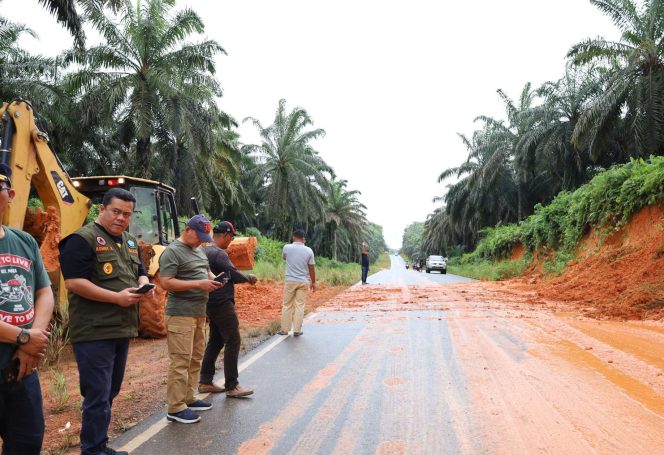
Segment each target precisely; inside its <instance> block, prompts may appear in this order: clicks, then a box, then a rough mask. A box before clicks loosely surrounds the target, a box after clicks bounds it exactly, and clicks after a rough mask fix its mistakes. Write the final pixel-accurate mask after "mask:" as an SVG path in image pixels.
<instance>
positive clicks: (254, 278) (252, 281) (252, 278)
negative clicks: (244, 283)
mask: <svg viewBox="0 0 664 455" xmlns="http://www.w3.org/2000/svg"><path fill="white" fill-rule="evenodd" d="M247 276H248V277H249V283H250V284H256V283H257V282H258V277H257V276H256V275H251V274H250V275H247Z"/></svg>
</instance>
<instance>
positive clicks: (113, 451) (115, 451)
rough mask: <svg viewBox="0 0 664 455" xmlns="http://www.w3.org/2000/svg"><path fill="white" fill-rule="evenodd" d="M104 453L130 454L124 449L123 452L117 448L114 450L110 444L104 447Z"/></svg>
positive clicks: (107, 454) (109, 454) (113, 454)
mask: <svg viewBox="0 0 664 455" xmlns="http://www.w3.org/2000/svg"><path fill="white" fill-rule="evenodd" d="M104 453H105V454H106V455H129V452H125V451H124V450H123V451H121V452H118V451H117V450H113V449H111V448H110V447H108V446H106V447H104Z"/></svg>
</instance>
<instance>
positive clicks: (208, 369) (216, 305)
mask: <svg viewBox="0 0 664 455" xmlns="http://www.w3.org/2000/svg"><path fill="white" fill-rule="evenodd" d="M213 232H214V244H213V245H208V246H206V247H205V255H206V256H207V258H208V261H209V262H210V269H211V270H212V273H213V274H214V275H219V274H220V273H224V274H225V276H226V277H228V278H229V280H228V283H227V284H226V286H224V287H223V288H222V289H218V290H216V291H214V292H211V293H210V298H209V300H208V303H207V316H208V319H209V320H210V338H209V340H208V344H207V347H206V348H205V355H204V356H203V363H202V365H201V379H200V384H199V385H198V391H199V392H201V393H220V392H224V391H225V392H226V396H227V397H232V398H239V397H246V396H248V395H251V394H252V393H254V392H253V390H249V389H245V388H243V387H240V383H239V382H238V370H237V360H238V356H239V354H240V341H241V340H240V322H239V321H238V318H237V314H236V313H235V288H234V284H239V283H251V284H256V281H257V278H256V276H255V275H244V274H242V273H240V272H238V270H237V269H236V268H235V266H234V265H233V263H232V262H231V260H230V258H229V257H228V253H226V248H228V245H230V244H231V242H232V241H233V237H234V236H235V227H234V226H233V224H232V223H231V222H229V221H222V222H221V223H219V224H218V225H216V226H215V227H214V229H213ZM222 348H224V378H225V384H224V388H223V389H222V388H221V387H218V386H216V385H215V384H213V383H212V379H213V378H214V364H215V362H216V361H217V357H219V353H220V352H221V349H222Z"/></svg>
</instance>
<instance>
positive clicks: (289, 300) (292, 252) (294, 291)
mask: <svg viewBox="0 0 664 455" xmlns="http://www.w3.org/2000/svg"><path fill="white" fill-rule="evenodd" d="M283 257H284V259H285V260H286V273H285V283H284V303H283V305H282V307H281V330H280V331H279V335H288V331H289V330H290V329H291V324H292V327H293V335H294V336H296V337H297V336H300V335H302V319H304V305H305V304H306V302H307V291H308V289H309V288H311V292H315V291H316V271H315V269H314V266H315V264H316V262H315V260H314V252H313V251H312V250H311V248H309V247H308V246H305V245H304V231H303V230H301V229H296V230H295V231H293V243H291V244H288V245H284V249H283Z"/></svg>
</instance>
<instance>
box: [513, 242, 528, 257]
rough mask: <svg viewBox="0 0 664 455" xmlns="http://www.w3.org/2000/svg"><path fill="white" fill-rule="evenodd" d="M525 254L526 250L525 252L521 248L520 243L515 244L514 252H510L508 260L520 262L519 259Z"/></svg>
mask: <svg viewBox="0 0 664 455" xmlns="http://www.w3.org/2000/svg"><path fill="white" fill-rule="evenodd" d="M525 252H526V250H525V248H524V247H523V245H521V244H520V243H517V244H516V245H515V246H514V250H512V254H511V255H510V260H511V261H519V260H521V258H522V257H523V255H524V254H525Z"/></svg>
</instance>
